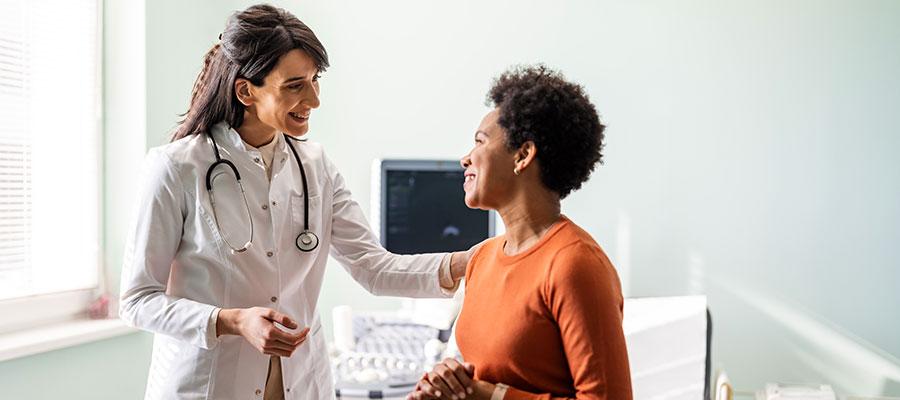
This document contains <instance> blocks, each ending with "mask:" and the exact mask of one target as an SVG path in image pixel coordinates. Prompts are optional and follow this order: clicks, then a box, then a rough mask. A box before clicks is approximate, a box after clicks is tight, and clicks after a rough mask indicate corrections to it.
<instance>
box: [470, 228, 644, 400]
mask: <svg viewBox="0 0 900 400" xmlns="http://www.w3.org/2000/svg"><path fill="white" fill-rule="evenodd" d="M504 242H505V241H504V238H503V237H502V236H500V237H496V238H493V239H490V240H488V241H487V242H486V243H485V244H484V245H483V246H482V247H481V248H480V249H479V250H478V251H477V252H476V253H475V254H474V255H473V257H472V259H471V261H470V262H469V265H468V267H467V270H466V294H465V300H464V302H463V308H462V312H461V313H460V316H459V320H458V322H457V323H458V325H457V328H456V329H457V331H456V340H457V343H458V344H459V349H460V352H461V353H462V356H463V358H464V359H465V360H466V361H468V362H471V363H472V364H474V365H475V377H476V378H477V379H480V380H484V381H487V382H491V383H505V384H507V385H509V386H510V388H509V390H507V392H506V397H505V399H507V400H509V399H550V398H556V397H568V398H573V397H574V398H578V399H608V400H629V399H631V375H630V373H629V369H628V353H627V350H626V348H625V336H624V334H623V333H622V304H623V303H622V290H621V286H620V284H619V277H618V275H617V274H616V271H615V269H614V268H613V266H612V264H611V263H610V262H609V259H608V258H607V257H606V254H605V253H603V250H602V249H600V246H599V245H597V243H596V242H595V241H594V239H593V238H592V237H591V236H590V235H589V234H588V233H587V232H585V231H584V230H582V229H581V228H579V227H578V226H577V225H575V224H574V223H572V221H570V220H569V219H568V218H566V217H563V218H562V220H561V221H560V222H558V223H557V224H555V225H554V226H553V227H551V228H550V230H549V231H548V232H547V233H546V234H545V235H544V237H542V238H541V239H540V241H539V242H538V243H537V244H535V245H534V246H532V247H531V248H529V249H527V250H525V251H524V252H522V253H519V254H516V255H513V256H507V255H506V254H504V253H503V244H504Z"/></svg>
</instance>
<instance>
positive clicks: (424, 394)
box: [413, 373, 443, 400]
mask: <svg viewBox="0 0 900 400" xmlns="http://www.w3.org/2000/svg"><path fill="white" fill-rule="evenodd" d="M416 393H418V397H417V399H429V400H430V399H438V398H440V397H441V395H442V394H443V393H441V391H440V390H438V388H437V387H435V386H434V385H432V384H431V382H429V381H428V374H427V373H426V374H424V375H422V378H421V379H419V383H418V384H417V385H416V392H414V393H413V394H416Z"/></svg>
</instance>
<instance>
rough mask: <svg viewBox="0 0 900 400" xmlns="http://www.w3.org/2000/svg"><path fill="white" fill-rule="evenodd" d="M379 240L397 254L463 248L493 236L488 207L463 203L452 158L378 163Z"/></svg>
mask: <svg viewBox="0 0 900 400" xmlns="http://www.w3.org/2000/svg"><path fill="white" fill-rule="evenodd" d="M381 180H382V182H381V201H382V204H381V211H382V215H381V225H382V226H381V234H382V236H381V241H382V244H383V245H384V246H385V248H386V249H388V250H389V251H391V252H393V253H398V254H415V253H432V252H447V251H458V250H466V249H468V248H469V247H471V246H472V245H475V244H477V243H479V242H481V241H482V240H484V239H486V238H488V237H490V236H491V235H492V234H493V229H492V226H493V224H492V222H493V221H492V216H491V215H490V213H489V212H488V211H484V210H473V209H470V208H469V207H467V206H466V203H465V192H464V191H463V188H462V185H463V169H462V168H461V167H460V166H459V163H458V162H456V161H405V160H394V161H387V160H386V161H382V171H381Z"/></svg>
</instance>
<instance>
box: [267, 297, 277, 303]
mask: <svg viewBox="0 0 900 400" xmlns="http://www.w3.org/2000/svg"><path fill="white" fill-rule="evenodd" d="M269 300H272V302H273V303H274V302H276V301H278V297H275V296H272V298H271V299H269Z"/></svg>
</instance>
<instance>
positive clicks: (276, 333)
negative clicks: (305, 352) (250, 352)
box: [263, 325, 309, 347]
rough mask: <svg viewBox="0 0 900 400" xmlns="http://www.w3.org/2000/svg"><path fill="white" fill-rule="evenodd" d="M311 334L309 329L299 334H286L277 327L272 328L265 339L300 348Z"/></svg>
mask: <svg viewBox="0 0 900 400" xmlns="http://www.w3.org/2000/svg"><path fill="white" fill-rule="evenodd" d="M308 334H309V328H305V329H303V330H302V331H300V332H298V333H290V332H285V331H283V330H281V329H279V328H278V327H276V326H274V325H273V326H272V327H271V328H270V329H269V331H268V332H267V333H266V334H265V335H264V336H263V339H265V340H266V341H267V342H268V341H273V342H281V343H284V344H286V345H291V346H295V347H296V346H299V345H300V344H301V343H303V342H305V341H306V336H307V335H308Z"/></svg>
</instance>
